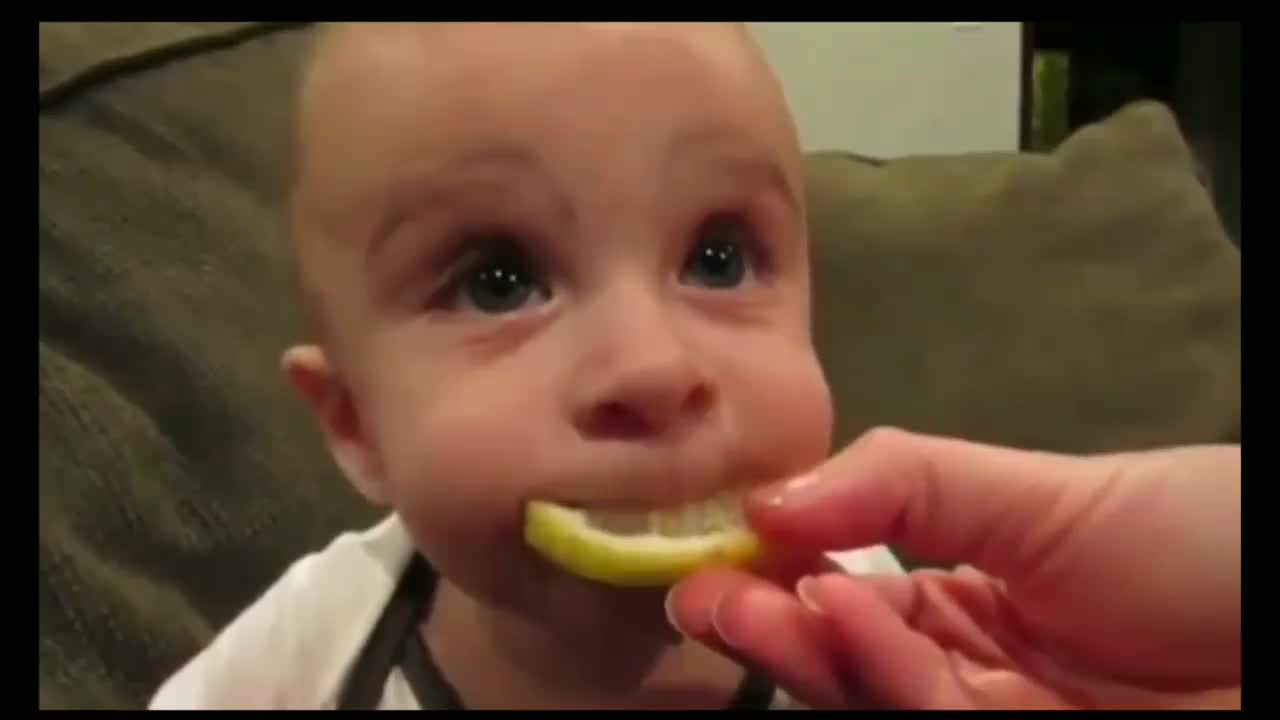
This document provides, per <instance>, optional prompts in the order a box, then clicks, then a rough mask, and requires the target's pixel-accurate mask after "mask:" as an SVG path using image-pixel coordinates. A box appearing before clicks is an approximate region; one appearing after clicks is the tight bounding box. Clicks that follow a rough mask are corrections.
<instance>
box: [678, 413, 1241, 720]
mask: <svg viewBox="0 0 1280 720" xmlns="http://www.w3.org/2000/svg"><path fill="white" fill-rule="evenodd" d="M1240 493H1241V482H1240V446H1238V445H1235V446H1196V447H1182V448H1173V449H1162V450H1152V451H1147V452H1135V453H1125V454H1120V455H1106V456H1092V457H1075V456H1065V455H1054V454H1049V453H1036V452H1026V451H1020V450H1011V449H1007V448H1000V447H991V446H987V445H980V444H975V443H968V442H962V441H959V440H953V439H948V438H937V437H929V436H923V435H917V434H912V433H907V432H903V431H897V430H879V431H875V432H872V433H869V434H868V435H866V436H865V437H863V438H861V439H860V440H858V441H857V442H855V443H854V444H852V445H851V446H850V447H848V448H846V449H845V450H844V451H843V452H841V453H839V454H837V455H836V456H835V457H833V458H832V459H831V460H830V461H829V462H827V463H825V464H823V465H822V466H821V467H819V468H818V469H817V470H816V471H815V472H814V473H811V474H808V475H806V476H804V477H802V478H801V479H799V480H797V481H793V482H792V483H789V484H786V485H781V486H771V487H767V488H764V489H760V490H758V491H756V492H754V493H753V494H752V495H751V497H750V498H749V501H748V507H749V517H750V518H751V522H752V524H753V525H754V526H755V527H756V528H757V530H758V531H759V533H760V534H761V536H762V537H763V538H765V540H766V543H767V544H770V545H772V546H775V547H785V548H787V551H788V557H789V558H790V559H791V561H792V563H791V564H790V566H789V567H787V566H784V565H783V564H779V565H778V568H779V574H778V576H777V577H776V578H775V580H779V579H780V582H768V581H766V580H763V579H761V578H759V577H752V576H748V575H745V574H742V573H737V572H732V571H727V570H721V569H709V570H706V571H704V572H699V573H696V574H694V575H693V576H691V577H689V578H688V579H686V580H685V581H683V582H681V583H680V584H678V585H677V586H676V587H675V588H673V590H672V592H671V595H670V598H669V600H668V602H669V610H670V613H671V616H672V620H673V622H674V623H675V624H676V625H677V626H679V627H681V628H682V629H683V631H684V632H685V633H686V634H687V635H689V636H690V637H694V638H697V639H699V640H700V641H702V642H704V643H706V644H707V645H708V646H709V647H713V648H715V649H717V650H718V651H719V652H722V653H724V654H725V655H726V656H729V657H736V658H741V659H744V660H749V661H752V662H754V663H757V664H759V665H760V666H761V667H763V668H765V669H766V670H768V671H771V672H772V673H773V674H774V676H775V677H776V678H778V680H779V682H780V683H782V684H783V685H784V686H786V687H787V688H788V689H789V690H791V692H792V693H794V694H795V695H796V697H798V698H799V699H801V700H803V701H805V702H807V703H810V704H811V705H812V706H814V707H817V708H847V707H857V706H860V705H863V704H865V702H866V701H867V699H870V700H871V701H873V702H874V703H875V704H876V705H878V706H881V707H891V708H903V709H1015V708H1017V709H1027V708H1058V709H1099V708H1102V709H1190V708H1238V707H1239V706H1240V688H1241V632H1240V607H1241V605H1240V598H1241V594H1240V588H1241V576H1240V560H1241V552H1240V550H1241V544H1240V527H1241V526H1240V512H1241V494H1240ZM880 542H888V543H893V544H896V545H898V546H900V547H903V548H904V549H905V550H907V551H908V552H909V553H910V554H912V555H913V556H915V557H921V558H929V559H931V560H933V561H935V562H937V563H939V564H940V565H942V566H950V565H956V564H958V565H959V566H958V567H957V568H956V569H955V570H942V569H937V570H921V571H916V572H913V573H911V574H909V575H905V576H902V575H898V576H884V577H877V576H870V577H857V578H854V577H850V576H847V575H843V574H835V573H827V572H825V571H824V568H823V567H821V566H820V565H818V564H815V563H814V561H813V558H816V557H821V555H822V553H824V552H825V551H828V550H834V549H843V548H849V547H862V546H866V545H871V544H876V543H880ZM806 558H807V560H806ZM784 567H785V568H786V571H787V572H788V573H789V578H788V577H786V576H785V575H784V573H783V568H784ZM797 575H804V576H805V577H804V578H803V579H802V580H800V582H799V583H796V582H795V581H794V578H795V577H796V576H797Z"/></svg>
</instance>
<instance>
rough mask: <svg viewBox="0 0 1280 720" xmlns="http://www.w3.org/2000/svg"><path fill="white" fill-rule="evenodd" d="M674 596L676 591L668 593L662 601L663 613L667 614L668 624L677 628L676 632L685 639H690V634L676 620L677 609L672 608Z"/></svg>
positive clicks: (672, 590)
mask: <svg viewBox="0 0 1280 720" xmlns="http://www.w3.org/2000/svg"><path fill="white" fill-rule="evenodd" d="M673 595H675V589H671V590H668V591H667V594H666V596H664V597H663V599H662V611H663V612H665V613H666V614H667V622H668V623H670V625H671V627H673V628H675V629H676V632H678V633H680V634H681V635H683V636H684V637H688V636H689V633H688V632H686V631H685V629H684V628H682V627H680V623H679V621H677V620H676V613H675V608H674V607H672V604H671V600H672V596H673Z"/></svg>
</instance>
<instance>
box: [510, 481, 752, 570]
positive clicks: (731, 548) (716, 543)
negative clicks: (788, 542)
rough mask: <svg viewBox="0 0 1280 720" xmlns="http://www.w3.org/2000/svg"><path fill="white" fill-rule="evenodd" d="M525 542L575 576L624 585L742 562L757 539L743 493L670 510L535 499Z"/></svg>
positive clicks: (527, 516) (527, 513)
mask: <svg viewBox="0 0 1280 720" xmlns="http://www.w3.org/2000/svg"><path fill="white" fill-rule="evenodd" d="M524 537H525V542H527V543H528V544H529V546H530V547H532V548H534V549H535V550H537V551H538V552H539V553H540V554H542V556H543V557H545V558H547V559H548V560H549V561H551V562H552V563H553V564H555V565H557V566H559V567H560V568H562V569H564V570H566V571H567V572H569V573H572V574H574V575H577V576H579V577H583V578H586V579H588V580H594V581H596V582H601V583H606V584H610V585H620V586H626V587H661V586H667V585H672V584H674V583H675V582H676V581H678V580H680V578H682V577H684V576H685V575H687V574H689V573H690V572H692V571H693V570H695V569H697V568H699V567H702V566H704V565H708V564H718V565H729V566H735V567H741V566H744V565H746V564H747V563H749V562H751V560H752V559H754V558H755V556H756V553H757V552H758V549H759V544H758V542H757V540H756V537H755V535H754V534H753V533H752V532H751V531H750V530H749V529H748V528H747V526H746V523H745V522H744V521H743V517H742V501H741V498H739V497H737V496H727V495H725V496H719V497H716V498H713V499H711V500H706V501H702V502H697V503H690V504H688V505H684V506H681V507H678V508H673V509H670V510H658V511H651V512H635V513H625V512H604V511H593V510H588V509H580V508H572V507H566V506H563V505H557V504H555V503H551V502H544V501H533V502H530V503H529V506H528V507H527V508H526V511H525V523H524Z"/></svg>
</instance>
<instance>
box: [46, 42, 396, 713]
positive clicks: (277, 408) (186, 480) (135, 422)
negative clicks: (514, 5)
mask: <svg viewBox="0 0 1280 720" xmlns="http://www.w3.org/2000/svg"><path fill="white" fill-rule="evenodd" d="M199 29H200V28H196V30H197V31H198V30H199ZM209 30H210V33H211V34H210V35H208V36H205V35H201V34H200V33H199V32H193V29H192V27H191V26H189V25H188V24H159V25H151V24H147V23H139V24H120V25H116V26H107V27H106V28H101V27H100V26H98V25H96V24H95V25H92V26H91V27H90V26H87V25H85V26H82V25H76V24H65V25H57V26H48V27H42V29H41V67H42V77H41V85H42V87H45V83H46V77H45V70H44V69H45V68H47V69H48V70H49V73H50V75H49V78H50V79H49V82H50V83H51V84H50V85H49V87H51V88H55V94H56V93H63V94H61V95H59V96H58V97H57V98H56V100H57V101H56V102H52V101H48V99H47V97H46V96H45V95H43V94H42V103H41V106H42V108H41V114H40V141H39V142H40V171H39V174H40V180H39V182H40V209H39V213H40V250H39V252H40V269H39V285H40V306H39V312H40V320H39V324H40V340H39V349H40V379H39V387H40V391H39V394H40V471H39V472H40V481H39V482H40V603H41V612H40V704H41V706H42V707H132V706H138V705H141V704H143V703H144V702H145V701H146V699H147V698H148V696H149V695H150V693H151V692H153V691H154V690H155V688H156V687H157V686H158V685H159V683H160V682H161V681H162V680H163V678H164V677H165V676H166V675H167V674H168V673H170V672H172V671H173V670H174V669H176V668H177V666H178V665H179V664H180V663H182V662H184V661H185V660H186V659H188V658H189V657H190V656H191V655H192V654H193V653H194V652H195V651H197V650H198V649H199V648H200V647H201V646H202V645H203V644H204V643H206V642H207V641H208V640H209V639H210V637H211V636H212V633H213V632H214V631H216V629H217V628H218V627H219V626H220V625H222V624H223V623H225V622H226V621H227V620H229V619H230V618H231V617H232V615H233V614H234V613H235V612H237V611H238V610H239V609H241V607H243V605H244V604H245V603H246V602H247V601H248V600H250V599H251V598H252V596H253V595H254V594H256V593H257V592H259V591H260V590H261V589H263V588H264V587H265V586H266V584H267V583H268V582H270V580H271V579H272V578H273V577H274V576H275V575H277V574H278V573H279V572H280V571H281V570H283V568H284V567H285V565H286V563H288V562H289V561H290V560H291V559H293V558H295V557H296V556H298V555H299V554H300V553H302V552H305V551H306V550H308V549H312V548H316V547H319V546H320V544H321V543H323V542H325V541H326V540H327V539H328V538H329V537H330V536H331V535H333V534H334V533H335V532H337V531H339V530H341V529H344V528H346V527H351V526H354V525H357V524H362V523H364V522H367V521H369V520H371V519H372V513H371V512H370V510H369V508H367V507H365V506H364V505H363V503H361V502H360V501H359V500H358V499H357V497H356V496H355V494H354V493H353V492H352V491H351V490H350V487H349V485H348V484H347V483H346V482H345V481H344V480H343V479H341V478H340V477H339V476H338V474H337V473H336V472H335V471H334V469H333V468H332V467H331V465H332V464H331V462H330V461H329V459H328V457H327V454H326V452H325V451H324V449H323V447H322V444H321V443H320V441H319V438H318V437H317V434H316V433H315V432H314V431H313V429H312V428H311V427H310V424H309V423H308V421H307V420H306V418H305V416H304V414H303V413H302V412H301V410H300V408H299V407H298V405H297V404H296V403H295V402H293V399H292V398H291V397H290V396H289V395H288V394H287V393H286V390H285V388H284V384H283V382H282V381H281V378H280V373H279V370H278V353H279V352H280V350H281V349H282V348H283V347H285V345H286V344H287V343H288V342H290V341H293V340H295V339H296V338H297V337H298V328H299V321H298V313H297V309H296V307H295V306H294V305H293V303H292V293H291V292H290V291H289V288H290V286H291V282H290V274H289V272H288V264H287V262H286V255H285V244H284V243H282V242H281V241H280V238H279V234H278V232H277V229H278V224H279V223H278V221H277V205H278V203H277V200H276V196H277V188H278V177H277V173H278V166H279V164H280V161H279V154H280V151H281V149H282V144H281V142H280V139H281V138H282V137H283V125H284V123H285V117H286V111H287V102H286V100H287V97H288V94H289V92H290V89H291V86H292V84H293V82H294V76H295V73H296V69H297V61H298V58H299V57H300V49H301V47H302V44H303V39H304V38H303V36H304V34H305V33H301V32H296V31H286V30H284V29H278V30H276V29H273V31H272V32H269V33H263V32H247V33H245V32H241V30H242V29H232V31H231V32H233V33H240V34H238V35H235V34H233V35H232V36H231V39H232V40H234V41H233V42H229V43H228V42H226V40H227V39H228V36H227V35H226V34H225V33H226V32H228V30H227V28H224V27H221V26H218V27H214V28H210V29H209ZM251 30H256V28H251ZM166 31H168V32H169V34H170V35H172V37H171V38H170V41H169V42H168V44H166V40H165V35H166ZM131 32H133V33H136V35H131V34H130V33H131ZM210 39H212V40H215V41H217V42H214V43H213V44H212V45H211V46H208V47H206V48H205V49H204V50H203V51H202V52H201V53H199V54H195V55H193V54H191V53H189V52H186V50H188V49H190V47H191V46H190V45H189V43H191V42H193V40H194V41H195V42H197V43H200V42H206V41H208V40H210ZM179 50H181V51H182V52H179ZM140 56H141V61H140V60H139V57H140ZM69 58H70V59H71V60H76V63H71V62H70V60H69ZM95 58H98V59H102V60H103V62H105V63H106V64H107V70H108V71H107V72H104V71H103V70H101V69H100V68H101V67H102V65H95V62H94V59H95ZM95 68H98V69H95ZM86 73H87V74H88V77H89V80H88V81H76V80H67V78H72V77H84V76H85V74H86ZM55 77H60V78H63V80H61V81H59V80H54V79H53V78H55ZM68 84H70V86H71V87H72V90H71V91H65V90H56V88H66V87H68Z"/></svg>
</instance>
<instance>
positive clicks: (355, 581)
mask: <svg viewBox="0 0 1280 720" xmlns="http://www.w3.org/2000/svg"><path fill="white" fill-rule="evenodd" d="M289 212H290V215H289V217H290V228H291V236H292V241H293V245H294V251H295V253H296V256H297V261H298V266H299V274H300V278H301V283H302V287H303V292H304V295H305V301H306V304H307V307H308V309H309V310H310V312H311V314H312V316H313V319H314V329H315V336H314V339H313V341H314V344H308V345H302V346H298V347H294V348H291V349H289V350H288V351H287V352H286V353H285V356H284V360H283V364H284V368H285V373H286V375H287V378H288V381H289V382H290V384H291V385H292V386H293V387H294V388H295V389H296V390H297V391H298V393H299V394H300V395H301V397H302V398H304V399H305V401H306V402H307V404H308V406H309V407H310V408H311V410H312V411H313V412H314V415H315V417H316V419H317V420H318V423H319V425H320V427H321V428H322V429H323V431H324V434H325V438H326V440H327V442H328V445H329V447H330V449H331V450H332V454H333V457H334V458H335V460H336V462H337V464H338V465H339V466H340V467H341V469H342V470H343V472H344V473H345V474H346V476H347V477H349V478H350V479H351V482H352V483H353V484H354V485H355V487H356V488H357V489H358V490H359V492H360V493H361V494H363V495H364V496H365V497H366V498H368V499H369V500H370V501H372V502H374V503H378V504H380V505H383V506H386V507H388V508H389V509H390V511H391V513H390V517H389V518H388V519H387V520H386V521H384V522H383V523H381V524H380V525H378V526H376V527H374V528H372V529H369V530H367V531H364V532H362V533H350V534H347V535H343V536H341V537H340V538H338V539H337V540H335V541H334V542H333V543H332V544H331V545H329V546H328V547H327V548H325V549H323V550H322V551H320V552H318V553H316V554H314V555H311V556H308V557H306V558H304V559H302V560H300V561H299V562H298V563H296V564H295V565H294V566H293V567H292V568H290V569H289V570H288V572H287V573H286V574H285V575H284V576H283V577H282V578H281V579H280V580H279V581H278V582H277V583H276V584H275V585H274V586H272V587H271V588H270V589H269V590H268V591H267V592H266V593H265V594H264V595H263V596H262V597H261V598H260V599H258V600H257V601H256V602H255V603H254V604H253V605H252V606H251V607H250V608H249V609H247V610H246V611H245V612H244V613H243V614H242V615H241V616H240V617H239V618H237V619H236V620H235V621H234V622H233V623H232V624H231V625H230V626H229V627H227V628H226V629H225V630H224V631H223V632H222V634H221V635H220V636H219V637H218V638H217V639H216V640H215V641H214V642H213V643H212V645H211V646H210V647H209V648H208V649H206V650H205V651H204V652H203V653H201V654H200V655H199V656H197V657H196V658H195V659H194V660H192V661H191V662H190V663H189V664H188V665H187V666H186V667H184V668H183V669H182V670H181V671H179V672H178V673H177V674H176V675H175V676H174V677H172V678H171V679H170V680H169V681H168V682H167V683H165V685H164V686H163V687H162V688H161V689H160V691H159V693H158V694H157V696H156V697H155V698H154V701H153V707H157V708H159V707H165V708H174V707H185V708H192V707H198V708H214V707H218V708H221V707H237V708H249V707H253V708H298V709H307V708H335V707H342V708H347V707H351V708H356V707H364V708H383V709H391V708H415V709H416V708H430V709H439V708H458V707H465V708H469V709H470V708H477V709H480V708H565V709H568V708H614V709H623V708H641V707H643V708H690V709H696V708H732V707H738V708H751V707H759V708H765V707H780V706H782V705H785V704H786V702H787V700H786V698H785V697H784V695H783V694H782V693H781V692H778V691H775V689H774V688H773V687H772V685H771V684H770V682H769V680H768V678H763V677H759V676H757V675H756V674H755V673H753V672H749V671H748V670H746V669H744V668H743V667H741V666H740V665H738V664H737V663H735V662H733V661H731V660H729V659H727V658H725V657H722V656H720V655H718V654H715V653H713V652H712V651H710V650H708V649H706V648H704V647H702V646H700V645H698V644H696V643H693V642H691V641H685V640H683V639H682V638H681V637H680V636H679V635H678V634H677V633H675V632H674V631H673V630H672V629H671V626H670V624H669V623H668V622H667V620H666V617H665V615H664V612H663V593H662V591H661V590H660V589H629V588H618V587H612V586H609V585H604V584H598V583H593V582H590V581H587V580H583V579H580V578H577V577H574V576H572V575H570V574H568V573H566V572H563V571H561V570H560V569H558V567H556V566H554V565H553V564H551V563H550V562H548V561H546V560H545V559H543V558H542V557H541V556H539V555H538V554H537V553H535V552H534V551H533V550H531V549H530V548H529V547H528V546H527V545H526V544H525V543H524V541H523V539H522V524H523V517H524V509H525V506H526V503H528V502H529V501H530V500H535V499H545V500H551V501H555V502H558V503H563V504H565V505H571V506H576V507H587V508H605V509H615V510H635V509H645V508H669V507H675V506H678V505H681V504H682V503H689V502H694V501H698V500H702V499H705V498H708V497H710V496H713V495H718V494H721V493H724V492H726V491H732V490H734V489H738V488H744V487H746V486H750V485H753V484H757V483H762V482H767V481H773V480H778V479H780V478H783V477H787V476H791V475H795V474H797V473H799V472H801V471H804V470H806V469H808V468H810V467H812V466H814V465H816V464H818V463H819V462H821V461H822V460H823V459H824V458H825V457H826V455H827V453H828V451H829V443H830V429H831V423H832V409H831V404H830V398H829V394H828V391H827V387H826V384H825V381H824V378H823V374H822V370H821V368H820V366H819V363H818V360H817V357H816V355H815V352H814V348H813V346H812V342H811V338H810V329H809V303H810V300H809V295H810V280H809V266H808V263H809V249H808V245H807V239H806V224H805V223H806V218H805V199H804V192H803V177H802V166H801V154H800V150H799V147H798V142H797V138H796V132H795V128H794V126H793V124H792V121H791V119H790V117H789V114H788V112H787V109H786V106H785V102H784V99H783V96H782V93H781V91H780V89H779V86H778V83H777V82H776V81H775V79H774V78H773V76H772V74H771V72H770V70H769V68H768V66H767V64H766V62H765V60H764V59H763V57H762V56H761V53H760V52H759V51H758V49H757V48H756V47H755V46H754V45H753V44H752V42H751V41H750V39H749V37H748V35H747V33H746V30H745V29H744V28H742V27H741V26H738V25H674V24H673V25H665V24H660V25H631V24H613V25H610V24H605V25H589V24H482V25H395V24H376V25H354V26H341V27H335V28H328V29H326V30H325V31H324V33H323V35H322V37H321V39H320V40H319V46H318V48H317V52H316V55H315V58H314V60H313V62H312V64H311V66H310V67H309V71H308V73H307V76H306V78H305V82H304V87H303V90H302V93H301V100H300V106H299V117H298V125H297V128H296V153H295V159H294V179H293V188H292V194H291V202H290V209H289ZM305 511H306V509H305V508H299V512H305ZM853 559H854V561H855V562H861V563H862V564H863V566H864V567H874V568H875V569H876V570H878V571H881V572H883V571H886V570H888V571H894V570H900V568H898V566H897V565H896V563H895V562H894V560H893V558H892V556H891V555H889V554H888V553H887V551H886V550H884V549H883V548H875V549H872V550H867V551H862V552H861V554H860V555H857V556H855V557H854V558H853Z"/></svg>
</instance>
